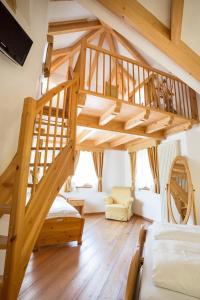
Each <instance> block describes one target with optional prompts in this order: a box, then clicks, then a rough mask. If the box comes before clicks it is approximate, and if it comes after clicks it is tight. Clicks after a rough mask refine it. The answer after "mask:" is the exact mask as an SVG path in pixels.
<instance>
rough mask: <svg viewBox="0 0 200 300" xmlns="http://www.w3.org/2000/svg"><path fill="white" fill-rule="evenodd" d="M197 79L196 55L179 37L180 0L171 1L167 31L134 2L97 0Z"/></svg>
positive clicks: (199, 65) (199, 59)
mask: <svg viewBox="0 0 200 300" xmlns="http://www.w3.org/2000/svg"><path fill="white" fill-rule="evenodd" d="M98 2H100V3H101V4H103V5H104V6H105V7H106V8H108V9H109V10H110V11H111V12H113V13H115V14H116V15H118V16H120V17H121V18H123V20H124V21H125V22H127V23H128V24H130V25H131V26H133V28H134V29H136V30H137V31H138V32H139V33H140V34H142V35H143V36H144V37H145V38H147V39H148V40H149V41H150V42H152V43H153V44H154V45H155V46H156V47H158V48H159V49H160V50H161V51H163V52H164V53H165V54H167V55H168V56H169V57H170V58H171V59H173V60H174V61H175V62H176V63H177V64H179V65H180V66H181V67H182V68H183V69H185V70H186V71H187V72H188V73H189V74H191V75H192V76H193V77H194V78H196V79H197V80H199V81H200V57H199V55H198V54H196V53H195V52H194V51H192V49H190V48H189V47H188V46H187V45H186V44H185V43H184V42H182V41H181V39H180V33H181V23H182V14H183V5H184V4H183V3H184V1H183V0H172V7H171V29H170V30H169V29H168V28H167V27H166V26H165V25H163V24H162V23H161V22H160V21H159V20H158V19H157V18H156V17H155V16H153V15H152V14H151V13H150V12H149V11H148V10H147V9H145V8H144V7H143V6H142V5H141V4H140V3H139V2H138V1H132V0H115V1H112V0H98Z"/></svg>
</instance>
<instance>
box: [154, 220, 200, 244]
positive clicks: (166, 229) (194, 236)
mask: <svg viewBox="0 0 200 300" xmlns="http://www.w3.org/2000/svg"><path fill="white" fill-rule="evenodd" d="M152 229H153V236H154V238H155V239H156V240H180V241H188V242H195V243H200V226H197V225H182V224H170V223H159V222H157V223H154V224H153V225H152Z"/></svg>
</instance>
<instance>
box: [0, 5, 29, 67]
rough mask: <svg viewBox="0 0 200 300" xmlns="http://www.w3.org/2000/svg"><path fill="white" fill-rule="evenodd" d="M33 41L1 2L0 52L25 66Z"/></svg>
mask: <svg viewBox="0 0 200 300" xmlns="http://www.w3.org/2000/svg"><path fill="white" fill-rule="evenodd" d="M32 43H33V42H32V40H31V39H30V37H29V36H28V35H27V34H26V32H25V31H24V30H23V28H22V27H21V26H20V25H19V24H18V23H17V21H16V20H15V18H13V16H12V15H11V13H10V12H9V11H8V10H7V8H6V7H5V6H4V5H3V4H2V2H0V51H1V52H3V53H4V54H6V55H7V56H8V57H10V58H11V59H12V60H14V61H15V62H17V63H18V64H20V65H21V66H23V64H24V62H25V60H26V57H27V55H28V53H29V50H30V48H31V45H32Z"/></svg>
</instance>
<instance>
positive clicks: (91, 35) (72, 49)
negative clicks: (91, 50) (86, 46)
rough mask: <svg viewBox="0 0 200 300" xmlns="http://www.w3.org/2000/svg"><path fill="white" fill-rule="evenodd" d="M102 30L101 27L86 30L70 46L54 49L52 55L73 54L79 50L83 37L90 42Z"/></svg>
mask: <svg viewBox="0 0 200 300" xmlns="http://www.w3.org/2000/svg"><path fill="white" fill-rule="evenodd" d="M102 31H103V28H100V29H96V30H92V31H90V32H87V33H86V34H84V35H83V36H82V37H81V38H80V39H79V40H78V41H77V42H75V43H74V44H73V45H72V46H70V47H65V48H60V49H54V50H53V53H52V54H53V56H62V55H73V54H75V53H76V52H77V51H78V50H80V47H81V43H82V40H83V39H85V40H86V41H87V42H90V41H91V40H93V39H95V38H96V36H97V35H98V34H101V32H102Z"/></svg>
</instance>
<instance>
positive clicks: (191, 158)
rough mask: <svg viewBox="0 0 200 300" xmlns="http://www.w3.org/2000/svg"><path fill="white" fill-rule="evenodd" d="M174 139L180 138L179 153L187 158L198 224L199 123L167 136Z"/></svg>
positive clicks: (199, 202)
mask: <svg viewBox="0 0 200 300" xmlns="http://www.w3.org/2000/svg"><path fill="white" fill-rule="evenodd" d="M175 139H178V140H180V143H181V155H183V156H185V157H186V158H187V159H188V163H189V167H190V172H191V176H192V182H193V187H194V190H195V193H194V195H195V204H196V210H197V218H198V224H200V125H197V126H195V127H193V128H192V129H191V130H188V131H186V132H182V133H179V134H177V135H174V136H171V137H169V138H168V140H175Z"/></svg>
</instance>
